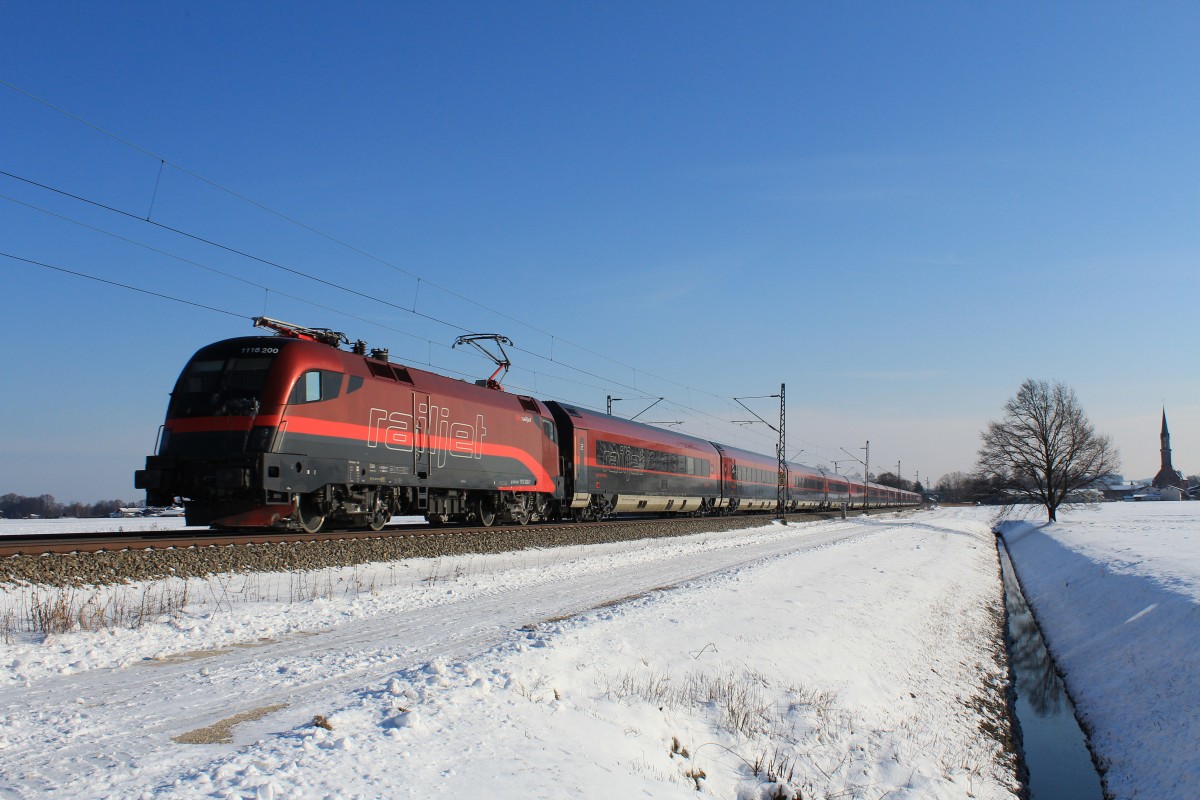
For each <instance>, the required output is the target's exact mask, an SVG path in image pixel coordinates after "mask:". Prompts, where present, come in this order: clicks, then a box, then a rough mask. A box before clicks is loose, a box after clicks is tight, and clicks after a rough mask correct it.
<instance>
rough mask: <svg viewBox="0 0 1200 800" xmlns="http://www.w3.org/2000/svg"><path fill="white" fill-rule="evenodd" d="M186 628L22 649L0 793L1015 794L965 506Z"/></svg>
mask: <svg viewBox="0 0 1200 800" xmlns="http://www.w3.org/2000/svg"><path fill="white" fill-rule="evenodd" d="M183 585H184V582H183V581H175V582H174V588H173V589H172V588H170V586H171V582H163V583H162V584H161V585H159V586H156V587H147V586H145V585H134V586H129V587H124V588H122V589H119V590H111V589H110V590H105V593H103V594H105V596H104V597H95V598H91V599H92V600H93V601H94V602H96V603H104V602H113V601H114V600H115V599H116V598H114V595H113V593H114V592H118V593H121V594H123V595H124V598H125V601H126V602H128V601H131V600H136V599H137V597H139V593H140V594H141V595H144V594H145V593H146V592H147V591H150V590H154V591H164V590H169V591H173V592H175V594H176V596H178V594H179V592H181V591H182V587H183ZM30 591H31V590H29V589H24V590H19V591H18V590H15V589H12V590H10V591H9V592H8V593H7V594H6V595H4V600H3V602H4V603H5V604H6V605H5V608H7V609H9V611H12V610H13V609H16V608H19V607H21V604H22V603H24V604H25V605H26V606H28V605H29V604H30V603H31V602H33V599H32V598H31V597H30V595H29V592H30ZM78 599H80V598H77V600H78ZM183 605H184V607H183V610H182V611H176V612H175V613H173V614H171V615H162V616H161V617H159V618H157V619H156V620H151V621H150V622H149V623H148V624H145V625H144V626H143V627H141V628H139V629H136V630H122V631H115V632H74V633H69V634H62V635H58V636H54V637H51V638H50V639H49V640H48V641H38V640H36V638H35V637H33V636H32V635H30V634H19V635H16V636H15V637H11V636H10V641H8V642H6V643H5V644H4V645H3V651H2V652H3V655H2V656H0V697H2V698H3V699H2V700H0V795H3V796H5V797H49V796H55V797H156V796H162V797H222V798H280V797H305V798H309V797H323V796H328V797H345V798H350V797H363V798H373V797H467V796H484V797H489V798H501V799H503V798H522V800H525V798H530V797H547V798H560V797H593V798H618V797H620V798H626V797H679V798H690V797H695V796H696V794H697V789H699V791H700V793H701V794H703V795H704V796H713V797H723V798H731V799H733V798H738V799H740V800H757V799H758V798H767V797H798V796H800V795H801V793H802V794H803V797H804V798H834V797H837V798H867V799H869V800H880V798H884V797H886V798H889V799H890V800H903V799H904V798H909V799H910V800H915V798H968V797H977V798H1010V797H1014V796H1015V794H1014V790H1015V785H1014V781H1013V777H1012V773H1011V765H1010V764H1009V762H1008V760H1007V759H1006V757H1005V756H1004V755H1003V753H1002V752H1001V750H1000V747H999V745H998V744H997V743H996V742H995V741H994V740H993V739H991V738H989V736H988V735H987V734H986V733H985V729H986V728H987V727H988V723H989V721H990V719H991V717H992V715H994V713H995V711H994V709H992V708H990V707H989V706H988V705H987V703H986V700H987V699H988V698H989V696H991V697H992V699H994V695H995V691H994V685H995V683H996V682H997V681H999V680H1000V679H1001V677H1002V675H1001V670H1000V665H999V664H998V662H997V657H996V653H995V652H994V644H995V641H996V635H997V631H996V625H997V624H998V622H997V618H996V614H997V613H998V612H999V611H1000V609H1001V607H1002V606H1001V595H1000V588H999V579H998V575H997V559H996V553H995V548H994V546H993V537H992V535H991V533H990V532H989V530H988V525H987V523H986V521H984V520H983V519H982V518H981V517H980V515H978V514H977V513H976V512H974V511H973V510H966V511H958V510H946V511H940V512H932V513H921V514H912V515H906V516H891V515H888V516H882V517H871V518H854V519H850V520H847V521H830V522H803V523H795V524H793V525H790V526H788V527H783V526H780V525H768V526H764V527H763V528H759V529H753V530H749V531H734V532H727V533H717V534H702V535H695V536H689V537H683V538H678V539H669V540H653V541H643V542H635V543H627V544H620V545H603V546H590V547H577V548H569V549H562V550H553V551H527V552H522V553H513V554H502V555H495V556H487V557H480V556H476V557H462V558H453V559H441V560H436V561H429V560H425V561H406V562H397V563H394V564H380V565H373V566H369V567H366V568H363V567H359V568H358V569H347V570H337V571H325V572H320V573H305V574H295V573H294V574H281V575H248V576H223V577H220V578H213V579H209V580H192V581H190V582H188V584H187V592H186V603H184V604H183ZM989 687H991V688H989ZM318 715H319V716H320V717H321V719H320V720H316V718H317V717H318ZM314 720H316V721H317V722H318V723H319V724H314Z"/></svg>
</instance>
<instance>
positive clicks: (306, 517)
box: [296, 497, 325, 533]
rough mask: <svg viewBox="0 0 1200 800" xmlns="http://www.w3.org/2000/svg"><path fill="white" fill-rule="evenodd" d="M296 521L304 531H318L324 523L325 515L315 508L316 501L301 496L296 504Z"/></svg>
mask: <svg viewBox="0 0 1200 800" xmlns="http://www.w3.org/2000/svg"><path fill="white" fill-rule="evenodd" d="M296 522H297V523H299V524H300V530H302V531H304V532H305V533H318V532H320V530H321V528H322V527H323V526H324V525H325V515H324V514H322V513H321V510H320V509H319V508H317V504H316V503H314V502H313V501H312V500H309V499H307V498H303V497H302V498H300V501H299V502H298V503H297V504H296Z"/></svg>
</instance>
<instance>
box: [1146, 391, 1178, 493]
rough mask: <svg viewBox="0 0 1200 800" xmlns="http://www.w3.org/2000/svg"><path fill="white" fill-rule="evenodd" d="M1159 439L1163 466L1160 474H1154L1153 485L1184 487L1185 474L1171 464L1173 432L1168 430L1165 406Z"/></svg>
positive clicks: (1159, 487) (1156, 487) (1159, 470)
mask: <svg viewBox="0 0 1200 800" xmlns="http://www.w3.org/2000/svg"><path fill="white" fill-rule="evenodd" d="M1159 440H1160V441H1161V442H1162V449H1161V450H1160V451H1159V452H1160V453H1161V454H1162V466H1161V467H1159V469H1158V474H1157V475H1155V476H1154V481H1153V482H1152V484H1151V485H1152V486H1154V488H1155V489H1161V488H1163V487H1164V486H1174V487H1175V488H1177V489H1182V488H1183V475H1182V473H1180V472H1179V471H1178V470H1176V469H1175V468H1174V467H1173V466H1171V432H1170V431H1168V430H1167V410H1166V409H1165V408H1164V409H1163V417H1162V433H1161V434H1159Z"/></svg>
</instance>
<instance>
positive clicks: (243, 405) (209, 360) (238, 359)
mask: <svg viewBox="0 0 1200 800" xmlns="http://www.w3.org/2000/svg"><path fill="white" fill-rule="evenodd" d="M273 361H274V357H273V356H271V355H252V356H232V357H229V358H213V357H210V356H207V355H206V356H203V357H200V356H198V357H197V358H195V359H193V360H192V362H191V363H190V364H188V365H187V369H185V370H184V371H183V375H181V376H180V378H179V383H177V384H176V385H175V391H174V392H173V393H172V395H171V407H170V411H169V413H168V416H169V417H171V418H179V417H219V416H253V415H254V414H257V413H258V409H259V393H260V392H261V391H262V388H263V386H264V385H266V382H267V373H268V372H269V371H270V369H271V363H272V362H273Z"/></svg>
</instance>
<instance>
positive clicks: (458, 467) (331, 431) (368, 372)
mask: <svg viewBox="0 0 1200 800" xmlns="http://www.w3.org/2000/svg"><path fill="white" fill-rule="evenodd" d="M255 324H256V325H257V326H259V327H266V328H271V329H274V330H275V331H277V332H278V333H279V334H281V335H277V336H269V337H268V336H254V337H244V338H237V339H229V340H226V341H223V342H217V343H215V344H211V345H208V346H207V347H204V348H201V349H200V350H199V351H198V352H197V353H196V354H195V355H194V356H192V358H191V360H190V361H189V362H188V364H187V366H186V367H185V368H184V370H183V373H182V374H181V375H180V377H179V380H178V381H177V382H176V384H175V389H174V391H173V392H172V393H171V401H170V403H169V405H168V407H167V417H166V421H165V423H164V424H163V427H162V431H161V433H160V437H159V442H158V446H157V448H156V450H157V454H156V455H152V456H149V457H148V458H147V459H146V468H145V469H144V470H138V471H137V473H136V474H135V479H134V481H135V485H136V487H137V488H139V489H145V490H146V502H147V504H148V505H153V506H163V505H170V504H172V503H173V502H174V501H175V500H176V498H180V499H182V501H183V503H184V507H185V509H186V513H187V523H188V524H189V525H211V526H213V527H219V528H269V527H293V528H300V529H302V530H305V531H308V532H313V533H315V532H317V531H319V530H321V528H322V527H364V528H371V529H373V530H379V529H380V528H382V527H383V526H384V525H385V524H386V523H387V521H388V519H390V518H391V517H392V515H394V514H403V515H422V516H424V517H425V518H426V519H427V520H429V522H430V523H433V524H441V523H444V522H448V521H474V522H477V523H479V524H482V525H492V524H494V523H495V522H496V521H503V522H512V523H517V524H526V523H529V522H536V521H539V520H544V519H557V518H560V517H563V516H572V517H574V518H576V519H602V518H604V517H606V516H609V515H611V514H617V513H626V512H634V513H639V512H640V513H651V512H660V513H671V514H677V513H685V514H691V513H727V512H729V511H732V510H739V509H740V510H756V509H767V508H771V509H774V508H775V507H776V499H777V494H776V491H777V489H776V482H777V480H778V472H777V467H776V462H775V461H774V459H771V458H768V457H766V456H761V455H758V454H755V453H751V452H749V451H745V450H738V449H736V448H730V447H725V446H723V445H716V444H714V443H712V442H708V441H705V440H703V439H697V438H695V437H691V436H685V435H683V434H678V433H674V432H671V431H667V430H663V429H660V428H655V427H653V426H650V425H643V424H640V423H636V422H631V421H628V420H623V419H619V418H615V417H610V416H607V415H603V414H597V413H594V412H590V411H585V410H582V409H579V408H575V407H573V406H569V405H566V404H561V403H557V402H553V401H550V402H545V403H543V402H541V401H539V400H536V399H534V398H532V397H526V396H523V395H517V394H511V393H508V392H505V391H502V390H499V388H500V387H499V384H498V383H496V382H495V380H493V379H494V378H495V375H493V379H489V380H487V381H481V382H479V383H478V384H471V383H467V382H465V381H460V380H454V379H452V378H447V377H445V376H443V375H438V374H436V373H432V372H427V371H425V370H418V369H414V368H411V367H406V366H402V365H400V364H393V363H391V362H389V361H388V358H387V351H386V350H373V351H371V352H370V353H368V352H367V350H366V345H365V344H363V343H362V342H356V343H355V345H354V346H353V347H352V348H351V349H350V350H345V349H342V347H341V345H343V344H349V342H348V341H347V339H346V337H345V336H344V335H343V334H340V333H336V332H333V331H329V330H327V329H320V328H304V327H301V326H297V325H291V324H289V323H283V322H279V321H277V320H270V319H267V318H265V317H259V318H256V319H255ZM504 366H506V362H505V364H504ZM498 372H499V370H497V373H498ZM814 475H815V476H816V477H815V478H814ZM810 484H811V485H810ZM818 484H819V485H818ZM787 486H788V500H787V503H786V505H787V506H788V507H789V508H796V509H799V508H829V507H837V506H838V505H839V504H841V503H850V504H852V505H857V506H861V505H863V503H864V496H863V486H862V484H861V483H858V482H854V481H850V480H849V479H847V478H844V477H842V476H837V475H827V474H826V473H823V472H820V471H814V470H811V469H809V468H807V467H799V466H797V465H791V466H790V467H789V473H788V484H787ZM869 502H870V504H872V505H915V504H916V503H917V502H919V498H918V497H917V496H916V495H914V494H912V493H909V492H899V491H898V490H888V489H886V488H885V487H877V486H875V485H871V487H870V496H869Z"/></svg>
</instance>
